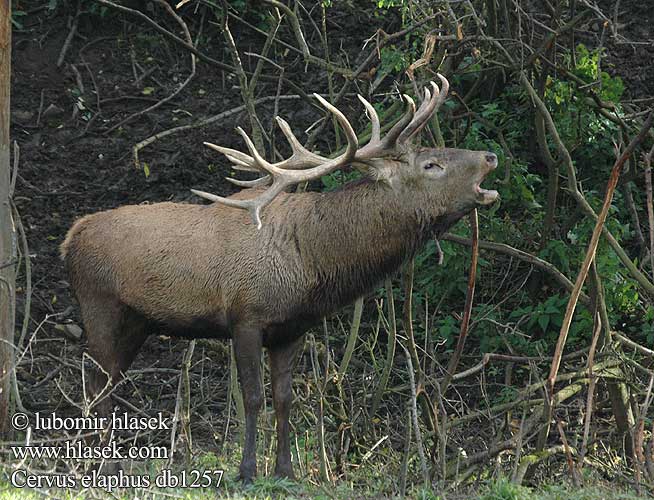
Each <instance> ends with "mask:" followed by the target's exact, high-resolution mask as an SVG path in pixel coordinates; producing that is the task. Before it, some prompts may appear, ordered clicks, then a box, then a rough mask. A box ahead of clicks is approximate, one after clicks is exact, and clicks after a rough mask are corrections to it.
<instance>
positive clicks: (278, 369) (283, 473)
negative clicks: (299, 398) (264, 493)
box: [268, 337, 304, 479]
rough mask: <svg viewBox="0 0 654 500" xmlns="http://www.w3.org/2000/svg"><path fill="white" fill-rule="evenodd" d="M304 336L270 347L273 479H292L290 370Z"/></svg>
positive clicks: (291, 394)
mask: <svg viewBox="0 0 654 500" xmlns="http://www.w3.org/2000/svg"><path fill="white" fill-rule="evenodd" d="M303 344H304V337H301V338H300V339H298V340H296V341H294V342H292V343H290V344H287V345H285V346H283V347H277V348H269V349H268V359H269V361H270V377H271V379H272V394H273V405H274V406H275V420H276V421H277V458H276V461H275V476H278V477H288V478H290V479H294V477H295V476H294V474H293V466H292V465H291V440H290V436H289V432H290V423H289V416H290V413H291V406H292V404H293V390H292V382H293V369H294V367H295V361H296V359H297V355H298V352H299V351H300V347H301V346H302V345H303Z"/></svg>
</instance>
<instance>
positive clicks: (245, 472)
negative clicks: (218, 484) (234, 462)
mask: <svg viewBox="0 0 654 500" xmlns="http://www.w3.org/2000/svg"><path fill="white" fill-rule="evenodd" d="M233 341H234V354H235V356H236V368H237V369H238V377H239V380H240V382H241V392H242V393H243V403H244V406H245V443H244V445H243V459H242V460H241V466H240V468H239V475H240V477H241V479H242V480H243V482H245V483H250V482H252V479H253V478H254V477H255V476H256V475H257V418H258V417H259V411H260V410H261V405H262V403H263V396H262V388H261V373H260V365H261V331H260V330H259V329H256V328H251V327H247V328H244V327H241V328H236V329H235V331H234V336H233Z"/></svg>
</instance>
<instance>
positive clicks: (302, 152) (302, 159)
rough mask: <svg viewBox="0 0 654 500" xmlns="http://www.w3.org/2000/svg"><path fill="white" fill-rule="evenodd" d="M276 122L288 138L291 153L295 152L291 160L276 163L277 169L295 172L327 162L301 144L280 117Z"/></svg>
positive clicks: (276, 118)
mask: <svg viewBox="0 0 654 500" xmlns="http://www.w3.org/2000/svg"><path fill="white" fill-rule="evenodd" d="M275 120H276V121H277V125H278V126H279V128H280V129H281V131H282V133H283V134H284V136H285V137H286V140H287V141H288V144H289V145H290V146H291V151H293V154H292V155H291V157H290V158H288V159H286V160H284V161H282V162H280V163H276V164H275V165H276V166H277V167H279V168H286V169H293V170H294V169H298V168H304V167H315V166H317V165H320V164H321V163H323V162H325V161H327V158H323V157H322V156H320V155H317V154H315V153H312V152H311V151H309V150H308V149H306V148H305V147H304V146H303V145H302V144H300V141H298V139H297V137H295V134H294V133H293V131H292V130H291V127H290V125H289V124H288V122H287V121H286V120H284V119H283V118H281V117H279V116H276V117H275Z"/></svg>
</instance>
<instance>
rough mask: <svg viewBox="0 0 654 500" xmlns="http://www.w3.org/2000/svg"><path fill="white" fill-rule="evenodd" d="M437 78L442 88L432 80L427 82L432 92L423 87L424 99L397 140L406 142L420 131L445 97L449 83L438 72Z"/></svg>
mask: <svg viewBox="0 0 654 500" xmlns="http://www.w3.org/2000/svg"><path fill="white" fill-rule="evenodd" d="M438 78H439V79H440V81H441V83H442V89H441V90H439V89H438V85H436V84H435V83H434V82H429V83H430V85H431V86H432V89H433V90H434V94H433V95H430V93H429V90H428V89H427V88H425V99H424V100H423V102H422V104H421V105H420V109H418V111H417V112H416V115H415V116H414V117H413V120H411V123H409V125H408V126H407V127H406V129H404V130H403V131H402V133H401V134H400V136H399V138H398V142H400V143H402V142H406V141H408V140H409V139H411V138H412V137H413V136H415V135H416V134H417V133H418V132H420V131H421V130H422V129H423V128H424V127H425V125H426V124H427V122H428V121H429V119H430V118H431V117H432V115H433V114H434V113H435V112H436V111H437V110H438V108H439V107H440V106H441V104H443V102H444V101H445V99H446V98H447V92H448V91H449V88H450V84H449V82H448V81H447V79H446V78H445V77H444V76H443V75H441V74H440V73H438Z"/></svg>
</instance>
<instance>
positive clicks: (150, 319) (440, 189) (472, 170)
mask: <svg viewBox="0 0 654 500" xmlns="http://www.w3.org/2000/svg"><path fill="white" fill-rule="evenodd" d="M439 78H440V80H441V89H439V88H438V86H437V85H436V84H435V83H433V82H432V83H431V90H430V89H425V91H424V99H423V101H422V104H421V105H420V107H419V108H418V109H417V110H416V109H415V105H414V103H413V101H412V100H411V98H409V97H407V96H404V99H405V101H406V112H405V114H404V115H403V116H402V118H401V119H400V120H399V121H398V122H397V123H396V124H395V125H394V126H393V127H392V128H391V129H390V130H389V131H388V132H387V133H386V134H385V135H384V137H382V136H381V134H380V123H379V118H378V116H377V113H376V112H375V110H374V108H373V107H372V106H371V105H370V103H368V101H366V100H365V99H363V98H362V97H359V98H360V100H361V102H362V103H363V105H364V106H365V108H366V111H367V113H368V116H369V118H370V120H371V122H372V136H371V139H370V141H369V142H368V144H366V145H365V146H363V147H360V146H359V144H358V141H357V137H356V134H355V133H354V130H353V128H352V126H351V125H350V123H349V122H348V120H347V118H346V117H345V116H344V115H343V114H342V113H341V112H340V111H339V110H338V109H336V108H335V107H334V106H332V105H331V104H329V103H328V102H327V101H325V100H324V99H322V98H321V97H320V96H318V95H316V96H315V97H316V99H318V100H319V101H320V103H321V104H322V105H323V106H324V107H325V108H326V109H328V110H329V111H330V112H331V113H333V114H334V116H335V117H336V119H337V120H338V122H339V124H340V126H341V128H342V129H343V131H344V133H345V136H346V138H347V147H346V149H345V152H344V153H343V154H341V155H340V156H338V157H336V158H333V159H329V158H324V157H322V156H319V155H317V154H314V153H312V152H310V151H308V150H306V149H305V148H303V147H302V146H301V145H300V143H299V141H298V140H297V138H296V137H295V136H294V135H293V133H292V132H291V129H290V127H289V125H288V124H287V123H286V122H285V121H284V120H282V119H281V118H277V121H278V123H279V126H280V128H281V130H282V131H283V133H284V135H285V136H286V137H287V139H288V141H289V143H290V145H291V148H292V151H293V154H292V156H291V157H290V158H288V159H286V160H284V161H281V162H278V163H269V162H268V161H266V160H265V159H264V158H263V157H262V156H261V155H260V153H259V152H258V151H257V150H256V148H255V146H254V145H253V143H252V141H251V140H250V138H249V137H248V136H247V135H246V134H245V132H244V131H243V130H241V129H238V130H239V133H240V134H241V135H242V136H243V138H244V140H245V142H246V145H247V149H248V153H243V152H240V151H237V150H234V149H229V148H224V147H219V146H215V145H213V144H207V145H208V146H209V147H211V148H213V149H215V150H217V151H219V152H221V153H223V154H224V155H225V156H226V157H227V158H228V159H229V160H230V161H231V162H232V163H233V164H234V167H235V168H237V169H240V170H250V171H257V172H261V173H262V174H264V175H263V176H262V177H261V178H259V179H257V180H255V181H238V180H234V179H231V181H232V182H234V183H235V184H237V185H239V186H241V187H245V188H248V189H244V190H242V191H241V192H239V193H238V194H235V195H234V196H231V197H229V198H222V197H219V196H215V195H212V194H208V193H203V192H199V191H195V193H196V194H198V195H200V196H202V197H204V198H207V199H209V200H211V201H213V202H214V203H212V204H210V205H205V206H199V205H189V204H177V203H157V204H153V205H138V206H125V207H121V208H117V209H114V210H108V211H106V212H101V213H97V214H94V215H88V216H86V217H83V218H82V219H80V220H78V221H77V222H76V223H75V224H74V226H73V227H72V228H71V230H70V231H69V233H68V236H67V237H66V240H65V241H64V243H63V244H62V246H61V253H62V256H63V258H64V260H65V262H66V266H67V269H68V272H69V275H70V279H71V284H72V287H73V289H74V291H75V294H76V296H77V299H78V301H79V304H80V307H81V312H82V319H83V322H84V326H85V330H86V335H87V338H88V350H89V354H90V356H92V357H93V358H94V359H95V360H96V362H97V363H98V364H99V365H100V366H101V367H102V369H103V370H95V371H94V373H92V374H91V377H90V380H89V383H88V384H87V392H88V394H87V397H88V398H98V396H99V395H100V393H102V392H106V391H107V388H108V387H109V386H111V385H112V384H116V383H117V382H118V381H119V380H120V379H121V377H122V375H123V373H124V372H126V371H127V369H128V368H129V366H130V364H131V362H132V360H133V359H134V357H135V355H136V353H137V352H138V350H139V348H140V346H141V345H142V343H143V341H144V340H145V338H146V336H147V335H148V334H150V333H153V332H159V331H164V330H165V331H167V332H169V333H170V334H173V335H177V336H183V337H191V338H195V337H209V338H231V339H232V341H233V343H234V350H235V354H236V363H237V368H238V374H239V379H240V383H241V388H242V392H243V399H244V403H245V415H246V422H245V444H244V449H243V459H242V462H241V466H240V474H241V477H242V478H243V479H245V480H250V479H251V478H252V477H253V476H255V474H256V433H257V428H256V427H257V415H258V413H259V410H260V408H261V405H262V388H261V377H260V373H259V371H260V359H261V355H262V349H263V347H265V348H267V350H268V352H269V358H270V372H271V377H272V392H273V402H274V407H275V415H276V420H277V461H276V466H275V473H276V474H277V475H281V476H291V477H292V476H293V469H292V466H291V454H290V445H289V422H288V419H289V412H290V407H291V401H292V392H291V379H292V367H293V362H294V358H295V355H296V351H297V350H298V346H299V345H300V344H301V339H302V337H303V334H304V333H305V331H306V330H307V328H309V327H310V326H311V325H313V324H314V323H315V322H316V321H317V320H319V319H320V318H321V317H323V316H325V315H327V314H330V313H332V312H333V311H335V310H337V309H338V308H340V307H342V306H344V305H346V304H348V303H350V302H352V301H353V300H354V299H356V298H357V297H359V296H361V295H363V294H365V293H366V292H368V291H370V290H371V289H373V288H374V287H375V286H376V285H377V284H379V283H380V282H381V281H382V280H383V279H384V278H386V277H387V276H389V275H390V274H392V273H394V272H395V271H397V270H398V269H399V268H400V267H401V265H402V263H403V262H405V261H406V260H407V259H409V258H411V257H412V256H413V255H414V254H415V253H416V252H417V251H418V250H419V249H420V248H421V246H422V245H423V244H424V243H425V242H426V241H428V240H429V239H430V238H433V237H438V236H439V235H440V234H441V233H442V232H444V231H445V230H446V229H448V228H449V227H450V226H452V224H454V223H455V222H456V221H458V220H459V219H460V218H461V217H463V216H464V215H465V214H467V213H468V212H470V211H471V210H472V209H473V208H475V207H476V206H479V205H487V204H489V203H492V202H493V201H495V199H496V198H497V197H498V194H497V192H496V191H490V190H486V189H483V188H481V187H480V183H481V182H482V181H483V179H484V178H485V177H486V175H487V174H488V173H489V172H490V171H491V170H493V169H494V168H495V167H496V166H497V157H496V156H495V155H494V154H493V153H489V152H485V151H484V152H479V151H467V150H460V149H447V148H442V149H433V148H423V147H421V146H420V145H419V144H418V141H417V140H416V137H417V135H418V134H419V132H420V131H421V130H422V129H423V127H424V126H425V125H426V123H427V122H428V121H429V119H430V118H431V116H432V115H433V114H434V113H435V112H436V110H437V109H438V107H439V106H440V105H441V104H442V102H443V101H444V100H445V97H446V95H447V90H448V86H449V85H448V82H447V80H446V79H445V78H444V77H442V76H441V75H439ZM347 165H352V166H354V167H355V168H358V169H359V170H361V171H362V172H363V173H364V174H365V176H364V179H363V180H360V181H356V182H351V183H349V184H346V185H344V186H343V187H341V188H340V189H338V190H336V191H333V192H329V193H316V192H304V193H289V192H286V188H288V187H290V186H292V185H294V184H297V183H300V182H304V181H308V180H311V179H317V178H319V177H321V176H323V175H325V174H328V173H330V172H333V171H334V170H336V169H339V168H342V167H345V166H347ZM238 209H244V210H238ZM107 377H110V379H109V382H111V383H107V382H108V378H107ZM97 406H98V410H99V412H105V413H106V412H108V411H109V410H110V408H111V406H110V403H109V401H108V398H104V399H101V401H100V403H98V405H97Z"/></svg>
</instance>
